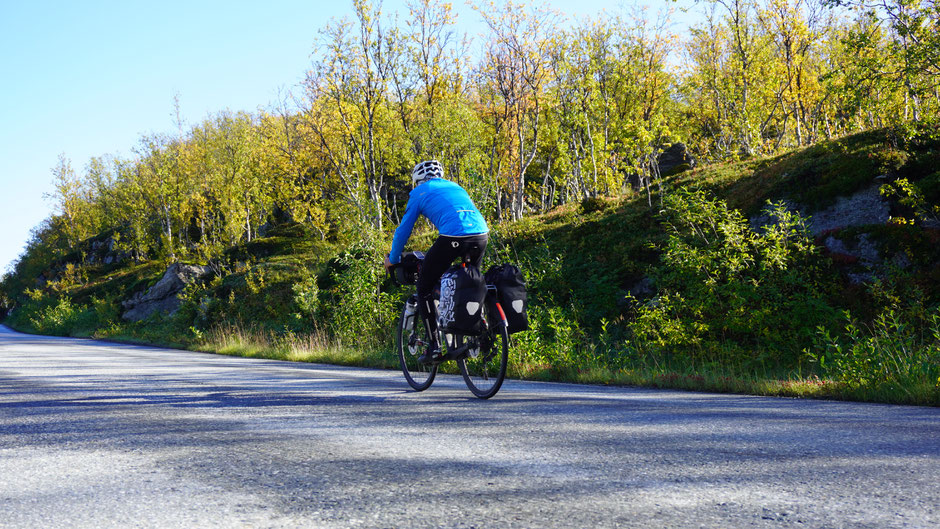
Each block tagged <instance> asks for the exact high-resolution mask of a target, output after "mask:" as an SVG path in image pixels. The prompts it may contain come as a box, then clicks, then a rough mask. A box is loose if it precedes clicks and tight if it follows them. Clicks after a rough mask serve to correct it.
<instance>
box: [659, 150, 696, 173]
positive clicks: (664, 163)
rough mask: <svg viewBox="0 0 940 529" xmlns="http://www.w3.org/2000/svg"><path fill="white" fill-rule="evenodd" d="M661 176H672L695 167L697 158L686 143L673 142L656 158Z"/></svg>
mask: <svg viewBox="0 0 940 529" xmlns="http://www.w3.org/2000/svg"><path fill="white" fill-rule="evenodd" d="M656 162H657V164H658V165H659V174H660V175H661V176H670V175H674V174H676V173H681V172H682V171H688V170H689V169H692V168H694V167H695V158H693V157H692V155H691V154H690V153H689V149H688V148H687V147H686V146H685V144H684V143H673V144H672V145H670V146H669V148H668V149H666V150H665V151H663V153H662V154H660V155H659V158H657V160H656Z"/></svg>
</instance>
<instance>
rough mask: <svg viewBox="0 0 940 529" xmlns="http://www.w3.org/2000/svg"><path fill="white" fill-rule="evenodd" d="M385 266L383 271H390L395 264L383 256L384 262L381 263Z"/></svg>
mask: <svg viewBox="0 0 940 529" xmlns="http://www.w3.org/2000/svg"><path fill="white" fill-rule="evenodd" d="M382 264H383V265H384V266H385V271H386V272H389V273H391V271H392V267H393V266H395V265H393V264H392V262H391V261H389V260H388V256H387V255H386V256H385V262H384V263H382Z"/></svg>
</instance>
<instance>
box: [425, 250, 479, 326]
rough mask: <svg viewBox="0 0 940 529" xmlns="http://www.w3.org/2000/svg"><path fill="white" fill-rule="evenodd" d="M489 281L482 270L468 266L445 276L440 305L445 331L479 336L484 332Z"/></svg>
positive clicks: (455, 267)
mask: <svg viewBox="0 0 940 529" xmlns="http://www.w3.org/2000/svg"><path fill="white" fill-rule="evenodd" d="M485 299H486V282H485V281H483V274H481V273H480V269H479V268H477V267H475V266H473V265H468V264H462V265H458V266H452V267H450V268H448V269H447V271H446V272H444V275H443V276H441V298H440V303H439V304H438V306H437V312H438V323H439V324H440V327H441V330H443V331H445V332H449V333H453V334H463V335H475V334H479V333H480V332H481V331H482V330H483V318H481V314H482V310H483V301H484V300H485Z"/></svg>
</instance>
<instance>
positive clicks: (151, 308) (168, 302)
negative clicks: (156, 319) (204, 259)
mask: <svg viewBox="0 0 940 529" xmlns="http://www.w3.org/2000/svg"><path fill="white" fill-rule="evenodd" d="M211 273H212V269H211V268H210V267H208V266H197V265H187V264H179V263H174V264H172V265H170V267H169V268H168V269H167V271H166V272H165V273H164V274H163V277H162V278H161V279H160V281H157V284H156V285H154V286H152V287H150V288H149V289H148V290H147V291H146V292H141V293H138V294H136V295H135V296H134V297H132V298H131V299H129V300H127V301H125V302H123V303H121V306H122V307H124V309H125V310H124V314H123V315H122V318H124V319H125V320H127V321H140V320H143V319H146V318H147V317H149V316H150V315H152V314H155V313H157V312H165V313H167V314H174V313H176V311H177V310H179V308H180V305H181V304H182V301H181V300H180V299H179V293H180V292H182V291H183V289H184V288H186V285H188V284H190V283H192V282H193V281H197V280H199V279H202V278H204V277H206V276H208V275H210V274H211Z"/></svg>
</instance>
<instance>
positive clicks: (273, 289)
mask: <svg viewBox="0 0 940 529" xmlns="http://www.w3.org/2000/svg"><path fill="white" fill-rule="evenodd" d="M840 4H843V6H842V7H835V6H834V7H826V8H824V7H823V6H820V5H815V4H813V5H810V4H807V3H806V2H803V1H795V2H766V3H750V2H716V3H708V2H706V3H705V5H704V6H703V7H705V12H704V14H703V19H702V20H703V22H702V23H701V24H700V25H699V26H697V27H696V28H694V29H693V31H692V32H691V34H690V35H688V36H686V37H685V40H683V39H678V38H676V36H674V35H668V34H667V33H666V31H665V29H664V27H665V26H663V25H661V24H659V23H658V21H656V20H649V19H644V18H642V17H627V16H620V17H606V18H600V17H599V18H598V19H596V20H588V21H579V22H574V23H570V24H568V25H564V24H562V25H561V26H560V27H562V28H564V29H558V30H555V29H553V28H554V27H555V26H556V22H557V19H556V17H557V15H556V14H552V13H549V12H547V11H543V10H540V9H536V8H530V7H524V6H518V5H514V4H507V7H505V8H500V10H497V11H495V12H487V13H485V14H481V16H484V17H485V18H486V20H487V23H488V26H489V28H490V31H491V33H490V35H489V36H487V37H486V39H487V40H486V46H487V47H486V51H485V52H484V53H483V54H482V57H481V58H480V59H479V61H478V62H477V63H473V62H472V61H469V60H467V59H466V58H465V56H464V55H461V53H460V52H461V48H460V46H459V43H460V39H459V38H457V36H456V34H455V33H453V31H455V29H456V27H457V26H456V22H455V21H454V19H453V16H452V14H451V13H450V11H449V8H448V7H447V5H446V4H444V3H440V2H434V1H424V2H416V3H415V4H414V7H413V9H412V10H411V11H410V12H409V13H408V14H407V15H408V20H409V21H410V22H409V23H408V24H406V25H403V26H400V27H395V26H390V24H391V19H389V18H387V17H385V16H384V15H381V14H379V13H378V12H377V11H375V8H374V7H373V6H371V5H369V4H368V3H366V2H359V1H357V2H354V5H353V12H354V15H353V19H352V21H347V22H336V23H334V24H331V25H330V26H328V27H326V28H324V29H323V30H322V31H321V33H320V35H319V39H318V48H317V50H318V51H317V54H316V55H315V62H314V65H313V68H312V70H311V72H310V74H309V77H308V78H307V80H306V82H305V83H304V85H303V86H302V87H301V88H302V90H300V94H298V95H296V96H295V98H294V103H292V105H294V106H291V105H288V104H287V103H286V102H284V103H280V104H277V105H275V106H274V107H272V108H270V109H268V110H266V111H259V112H258V113H257V114H244V113H237V114H233V113H230V112H220V113H218V114H217V115H215V116H212V117H211V118H209V119H207V120H205V121H204V122H202V123H199V124H195V125H191V126H190V125H186V124H183V123H178V124H177V125H178V127H177V129H178V131H179V132H178V134H176V135H160V134H156V135H147V136H144V137H142V138H141V141H140V144H139V146H138V149H137V151H136V153H135V155H134V156H133V157H132V158H128V159H121V158H117V157H110V156H103V157H101V158H96V159H93V160H90V161H89V162H88V164H87V165H86V166H85V168H84V170H83V171H81V172H76V171H75V170H74V169H73V168H72V164H71V161H69V160H68V159H66V158H65V157H62V158H61V159H60V160H59V163H58V164H57V165H56V166H55V167H54V169H53V176H54V177H55V182H56V193H55V196H54V197H53V198H54V199H55V201H56V203H57V207H58V210H57V212H56V213H55V214H54V215H53V216H51V217H50V218H49V219H47V221H46V222H44V223H43V224H42V225H40V226H39V227H37V228H36V230H35V231H34V235H33V238H32V240H31V241H30V242H29V245H28V247H27V249H26V251H25V252H24V254H23V255H22V256H21V257H20V259H19V261H18V262H17V263H16V265H15V266H14V267H13V269H12V270H10V271H9V272H8V273H7V274H5V275H4V276H3V279H2V282H0V317H3V318H5V319H4V323H5V324H7V325H10V326H12V327H14V328H16V329H19V330H22V331H26V332H33V333H41V334H54V335H71V336H93V337H99V338H108V339H115V340H126V341H138V342H145V343H153V344H161V345H169V346H174V347H183V348H191V349H196V350H202V351H211V352H216V353H222V354H238V355H246V356H256V357H264V358H279V359H287V360H294V361H313V362H330V363H337V364H349V365H364V366H371V367H382V368H396V367H397V361H396V358H395V355H394V354H393V352H392V351H393V348H394V343H393V339H394V332H393V331H392V329H393V326H394V322H395V320H396V319H397V317H398V314H399V310H400V304H401V302H402V300H403V298H404V296H405V295H406V291H405V290H403V289H402V288H401V287H397V286H395V285H393V284H392V283H391V282H390V281H389V280H388V278H386V277H385V276H384V273H383V270H382V267H381V261H382V256H383V255H384V253H385V252H387V250H388V247H389V246H390V235H391V231H392V230H393V229H394V227H395V226H396V225H397V222H398V219H399V214H400V212H402V211H403V208H404V204H405V201H406V200H407V193H408V190H409V185H408V182H409V179H408V173H409V170H410V168H411V167H412V165H413V164H414V162H415V161H417V160H421V159H425V158H430V157H437V158H440V159H441V160H442V161H443V162H444V163H445V167H447V170H448V175H449V177H451V178H453V179H454V180H456V181H458V182H459V183H461V185H464V186H465V187H466V188H467V189H468V190H469V191H470V193H471V195H472V196H473V197H474V199H475V200H476V201H477V203H478V204H479V205H480V206H481V209H482V210H483V212H484V214H485V215H486V216H487V218H488V220H489V221H491V227H492V229H493V231H492V233H491V240H490V246H489V247H488V250H487V259H486V261H485V265H489V264H498V263H503V262H510V263H513V264H516V265H518V266H519V267H520V268H521V269H522V270H523V271H524V273H525V274H526V279H527V282H528V289H529V296H530V309H529V318H530V327H531V328H530V330H528V331H525V332H523V333H519V334H516V335H514V336H513V349H512V354H511V355H510V362H511V365H510V376H513V377H519V378H527V379H535V380H565V381H578V382H587V383H597V384H631V385H645V386H656V387H672V388H683V389H694V390H713V391H729V392H742V393H751V394H761V395H784V396H794V397H811V398H838V399H854V400H867V401H877V402H891V403H909V404H923V405H940V172H938V168H940V138H938V134H937V132H936V131H937V130H938V128H937V117H936V116H937V115H938V114H940V93H938V82H940V81H938V74H940V72H938V71H936V64H937V63H938V62H937V61H936V60H934V58H936V57H937V54H938V50H940V43H938V42H937V41H936V32H935V31H934V32H932V33H931V32H930V29H929V26H928V29H927V31H926V32H923V31H922V30H923V28H924V27H925V25H927V24H929V23H933V24H936V22H937V18H938V16H940V13H937V12H936V9H935V6H933V7H931V5H928V4H924V5H921V4H917V3H915V4H916V5H913V6H908V4H907V3H905V8H904V10H903V11H892V10H891V9H888V10H887V11H885V12H879V13H878V14H871V13H867V12H865V11H854V10H852V9H850V8H852V7H853V6H852V5H851V3H848V4H849V5H845V4H846V3H844V2H840ZM809 14H815V15H816V16H814V17H810V16H808V15H809ZM911 17H914V18H911ZM917 17H919V18H917ZM383 24H384V26H383ZM353 35H355V37H356V38H352V37H353ZM742 35H743V36H744V37H746V38H744V39H742ZM913 37H917V38H916V39H914V38H913ZM902 44H903V45H902ZM761 50H764V51H761ZM768 50H775V52H774V53H770V52H769V51H768ZM680 51H681V52H683V53H679V52H680ZM677 56H682V57H684V60H685V61H686V64H685V67H684V68H681V69H678V68H676V67H674V66H673V65H674V64H675V63H674V62H671V61H670V59H669V58H670V57H677ZM866 58H868V59H871V58H878V60H868V59H866ZM509 73H515V74H518V77H511V76H509V77H507V76H508V75H509ZM664 153H672V154H671V156H673V157H674V158H676V159H675V160H673V163H667V158H668V157H669V155H667V154H664ZM869 189H876V194H877V195H880V196H881V197H882V199H883V200H884V201H885V204H887V206H886V207H887V208H888V210H889V214H890V218H889V219H887V221H879V222H872V223H868V224H866V223H861V224H858V223H856V224H853V225H845V226H836V227H834V228H832V229H828V230H826V231H824V232H819V231H818V230H817V232H813V231H812V229H811V222H812V217H813V216H814V215H821V214H822V212H824V211H825V210H826V208H830V207H832V206H833V205H834V204H836V203H837V202H838V201H839V200H841V199H843V198H845V197H849V196H852V195H853V194H856V193H858V192H864V191H866V190H869ZM433 236H434V232H433V230H432V229H430V227H428V226H419V229H418V232H417V233H416V236H415V237H413V239H412V241H411V243H410V248H411V249H422V250H424V249H426V248H427V247H428V246H429V245H430V243H431V241H432V240H433ZM172 263H191V264H197V265H201V266H204V267H206V269H207V270H209V271H210V272H211V273H208V274H206V275H205V276H204V277H202V278H201V279H199V280H196V281H193V282H191V283H189V284H188V286H187V287H186V288H185V290H183V291H182V292H181V293H180V294H179V296H178V297H179V299H180V300H181V302H180V303H179V304H178V307H176V308H175V310H174V311H173V312H172V313H171V314H167V313H161V312H157V313H155V314H153V315H152V316H149V317H147V318H145V319H143V320H141V321H127V320H125V319H124V318H123V317H122V316H123V315H124V314H125V312H126V305H125V303H126V302H128V301H129V300H131V299H132V298H134V297H135V296H136V295H139V294H140V293H142V292H145V291H147V289H149V288H150V287H152V286H153V285H155V284H156V283H157V282H158V281H159V280H160V279H161V277H163V275H164V273H165V272H166V270H167V268H168V266H169V265H170V264H172Z"/></svg>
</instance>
